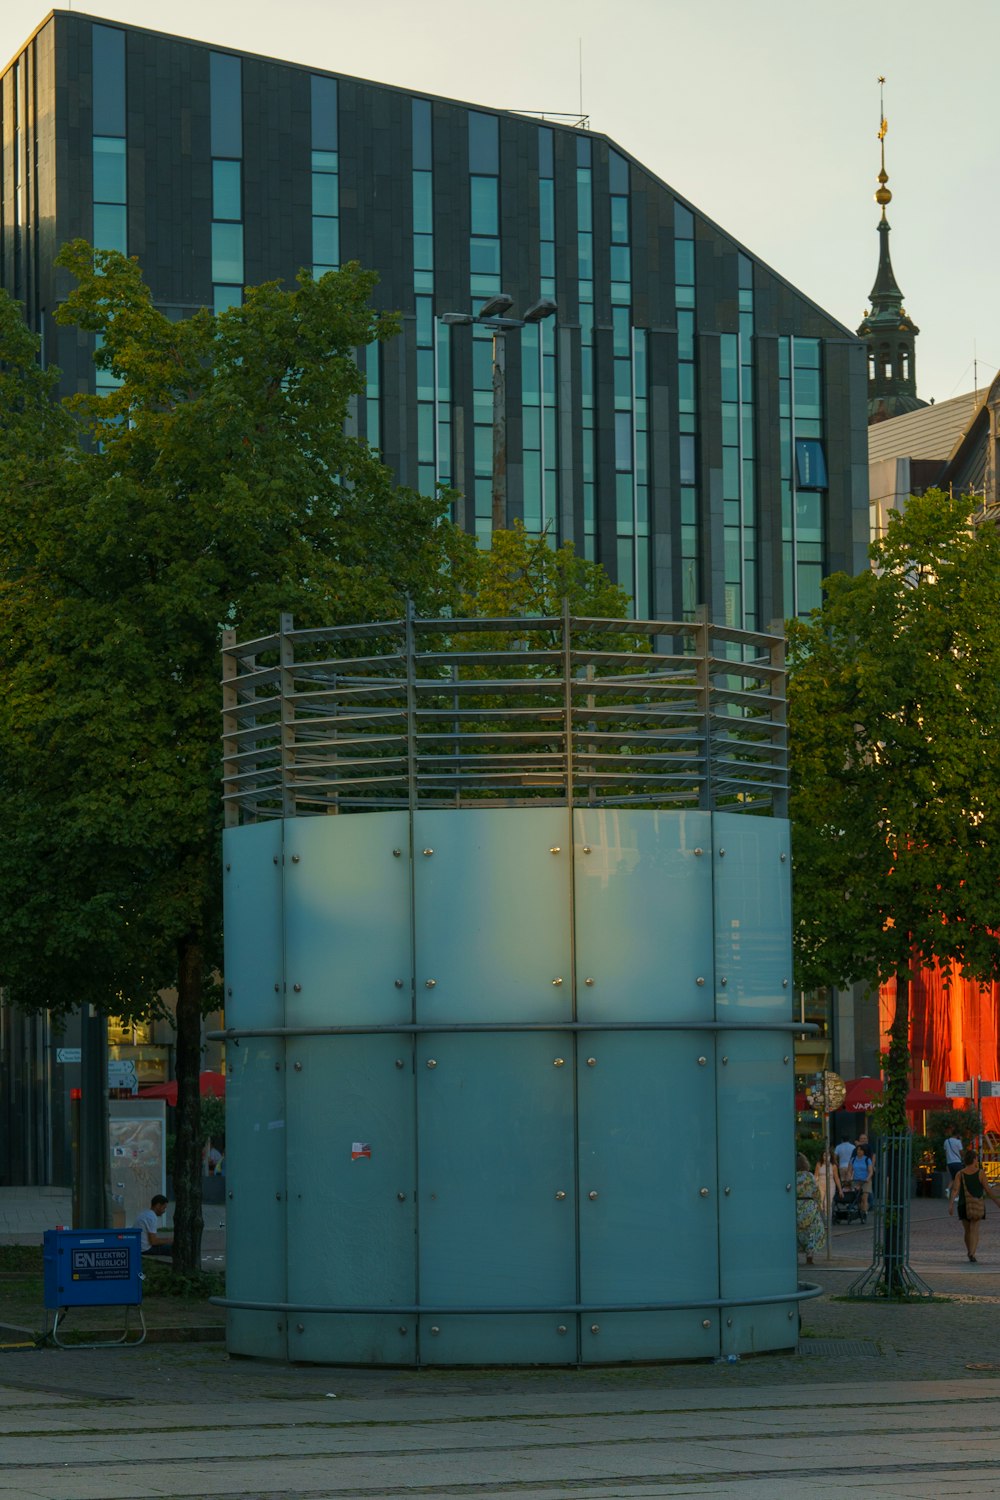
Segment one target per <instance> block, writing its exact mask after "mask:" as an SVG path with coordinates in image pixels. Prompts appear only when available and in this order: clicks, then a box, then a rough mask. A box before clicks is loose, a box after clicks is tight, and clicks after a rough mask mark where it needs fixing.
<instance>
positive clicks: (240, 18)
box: [0, 0, 1000, 401]
mask: <svg viewBox="0 0 1000 1500" xmlns="http://www.w3.org/2000/svg"><path fill="white" fill-rule="evenodd" d="M65 8H72V9H73V10H82V11H85V12H86V13H88V14H91V15H99V16H102V17H104V18H106V19H108V20H111V21H122V22H129V23H132V24H134V25H138V26H149V27H152V28H154V29H160V30H169V31H172V32H175V33H177V34H178V35H181V36H189V37H193V38H196V39H198V40H201V41H207V42H212V43H216V44H222V45H227V46H231V47H238V48H241V49H243V50H245V51H249V52H259V53H263V54H265V55H268V56H273V57H284V58H288V59H290V60H292V61H295V62H301V63H309V64H312V65H314V66H316V67H320V68H327V69H330V70H332V71H335V72H340V73H350V74H354V75H356V76H359V77H362V78H371V79H376V80H378V81H380V82H385V83H393V84H397V85H399V86H401V87H403V88H413V89H423V90H426V91H427V92H430V93H436V94H444V95H447V96H449V97H452V98H456V99H464V100H468V101H469V102H471V103H475V104H480V105H486V106H492V107H493V108H499V109H522V110H531V111H543V110H544V111H551V112H557V111H558V112H570V111H574V112H575V111H577V110H578V109H579V106H580V51H581V46H582V57H583V110H584V112H585V113H586V114H589V116H590V123H591V128H592V129H594V130H599V131H601V132H603V133H604V134H606V135H608V136H610V137H611V138H612V139H613V140H616V141H617V142H618V143H619V144H620V145H622V146H623V147H624V148H625V149H626V150H627V151H629V152H630V153H631V154H632V155H633V156H635V157H637V158H638V159H639V160H640V161H641V162H643V163H644V165H646V166H647V167H649V168H650V169H652V170H653V171H654V172H656V173H657V175H658V176H660V177H662V178H663V179H664V181H666V182H667V183H669V184H670V185H671V186H672V187H674V188H676V189H677V191H678V192H679V193H682V194H683V195H684V196H685V197H686V198H688V199H689V200H690V201H691V202H692V203H693V204H694V205H695V207H696V208H698V209H700V210H701V211H702V212H704V213H705V214H707V215H708V216H709V217H710V218H712V219H714V220H715V221H716V222H717V223H718V224H720V225H721V226H722V227H723V228H724V229H725V230H727V231H728V232H729V233H730V234H732V235H734V236H735V237H736V238H737V239H739V240H741V241H742V242H743V243H744V244H745V245H746V246H747V247H748V249H750V250H751V251H752V252H753V254H754V255H756V256H758V257H759V258H760V259H762V260H764V261H766V262H767V263H768V264H769V265H771V266H773V267H774V269H775V270H777V271H779V272H780V273H781V274H782V275H783V276H785V277H786V278H787V279H788V280H789V281H791V282H792V283H793V284H794V285H796V286H797V287H799V288H800V289H801V290H802V291H803V292H805V293H806V294H807V295H808V296H810V297H812V298H813V299H814V300H815V301H816V302H818V303H819V304H820V305H821V306H822V307H824V308H825V309H826V310H827V311H828V312H830V313H831V314H833V316H834V317H836V318H838V319H840V321H841V322H843V323H845V324H846V325H847V326H848V327H850V328H856V327H857V325H858V323H859V322H860V321H861V318H862V315H863V313H864V311H865V308H866V307H867V297H868V292H869V291H870V289H871V285H872V282H873V281H874V279H875V269H876V262H877V257H878V243H877V235H876V224H877V222H878V210H877V208H876V206H875V203H874V201H873V197H872V194H873V193H874V190H875V187H876V180H875V178H876V173H877V172H878V166H879V160H878V141H877V139H876V136H877V130H878V118H879V104H878V85H877V83H876V78H877V76H878V74H880V73H884V74H885V75H886V80H887V82H886V93H885V112H886V117H887V119H888V122H889V132H888V135H887V137H886V166H887V169H888V171H889V187H890V188H891V189H892V192H893V202H892V204H891V205H890V208H889V222H890V223H891V225H892V230H893V233H892V240H891V244H892V256H893V266H894V268H895V272H896V279H897V281H898V282H899V284H900V286H901V287H902V289H903V292H904V295H905V306H906V310H907V312H908V313H909V314H910V316H911V317H912V318H913V319H914V320H915V321H916V323H917V325H918V327H919V328H920V329H921V334H920V337H919V338H918V340H917V355H916V369H917V388H918V392H919V394H920V395H921V396H923V397H924V398H925V399H930V398H931V397H934V398H935V399H936V400H938V401H943V400H946V399H947V398H948V397H949V396H952V395H958V394H960V393H961V392H963V391H967V390H972V389H973V384H974V381H973V359H974V356H976V357H978V385H979V387H980V388H982V386H983V385H984V384H985V383H986V382H987V381H988V380H989V379H990V378H991V377H992V376H993V375H994V374H995V373H996V371H997V368H998V366H1000V297H998V295H997V289H996V277H995V274H994V271H993V268H994V264H995V261H996V255H997V245H998V242H1000V234H998V228H1000V223H998V221H1000V194H998V193H997V190H996V172H997V160H996V144H995V143H996V140H997V129H996V122H997V107H996V102H995V100H996V66H997V58H998V56H1000V3H998V0H955V3H952V4H951V5H941V4H940V0H881V3H879V0H835V3H834V4H826V5H819V4H812V5H809V4H804V3H803V0H503V3H502V4H501V3H498V0H280V3H277V0H269V3H267V4H264V3H262V0H171V4H170V5H169V6H165V5H163V4H162V3H160V4H154V3H153V0H90V3H84V0H74V3H73V5H72V6H71V7H70V6H67V7H65ZM46 13H47V12H46V9H45V7H44V5H43V4H41V3H33V0H2V3H0V59H2V62H0V66H2V65H3V64H4V63H6V61H7V59H9V58H10V57H11V56H12V55H13V53H14V52H15V51H17V49H18V48H19V47H20V45H21V44H22V43H23V41H24V40H25V38H26V37H27V36H28V35H29V34H30V33H31V31H33V30H34V28H35V26H36V25H37V24H38V22H39V21H40V20H41V19H42V18H43V16H44V15H45V14H46Z"/></svg>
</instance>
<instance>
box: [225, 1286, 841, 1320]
mask: <svg viewBox="0 0 1000 1500" xmlns="http://www.w3.org/2000/svg"><path fill="white" fill-rule="evenodd" d="M822 1295H823V1288H822V1287H821V1286H817V1285H816V1284H815V1283H814V1282H810V1281H804V1282H803V1281H800V1282H798V1283H797V1284H796V1287H795V1291H794V1292H774V1293H771V1294H769V1295H768V1296H765V1297H697V1298H689V1299H688V1300H687V1301H685V1302H544V1303H539V1302H523V1303H515V1304H513V1305H511V1306H508V1307H502V1306H497V1305H496V1304H495V1303H491V1304H489V1305H487V1306H477V1305H475V1304H469V1305H461V1306H457V1307H456V1306H451V1307H448V1306H442V1305H441V1304H440V1303H437V1302H387V1303H366V1304H364V1305H361V1306H359V1305H356V1304H354V1303H349V1302H248V1301H244V1300H243V1299H242V1298H239V1297H209V1299H208V1300H209V1302H211V1303H212V1305H213V1306H214V1307H230V1308H233V1309H234V1310H236V1311H240V1312H280V1313H335V1314H337V1315H344V1314H354V1315H355V1316H365V1315H372V1316H374V1315H376V1314H378V1315H380V1316H381V1315H385V1316H388V1317H400V1316H402V1315H403V1314H405V1315H406V1316H407V1317H411V1318H412V1317H420V1316H421V1315H422V1314H425V1315H426V1316H428V1317H435V1318H445V1317H449V1316H450V1317H455V1318H463V1317H464V1318H468V1317H476V1316H479V1315H484V1316H496V1317H503V1315H504V1314H505V1313H507V1314H509V1315H510V1316H511V1317H515V1316H517V1317H525V1316H529V1315H530V1314H532V1313H540V1314H550V1315H551V1314H553V1313H554V1314H559V1315H565V1316H567V1317H568V1316H571V1315H572V1314H575V1313H581V1314H590V1313H612V1312H633V1313H634V1312H644V1313H645V1312H686V1311H688V1310H700V1309H703V1308H708V1307H713V1308H719V1309H723V1308H727V1307H774V1306H777V1305H780V1304H781V1303H783V1302H807V1301H809V1299H810V1298H812V1297H821V1296H822Z"/></svg>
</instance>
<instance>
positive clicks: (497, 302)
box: [441, 292, 556, 531]
mask: <svg viewBox="0 0 1000 1500" xmlns="http://www.w3.org/2000/svg"><path fill="white" fill-rule="evenodd" d="M513 305H514V299H513V297H508V295H507V293H506V292H498V293H497V295H496V296H495V297H490V298H489V300H488V301H487V302H484V303H483V305H482V307H481V308H480V309H479V311H478V312H477V313H442V315H441V321H442V323H447V324H448V326H449V327H451V328H456V327H462V328H464V327H466V326H468V325H470V324H473V323H478V324H480V325H481V326H482V327H484V328H490V329H492V330H493V505H492V512H493V523H492V524H493V530H494V531H502V530H503V529H504V528H505V527H506V525H507V356H506V337H507V334H508V333H509V332H510V331H511V329H514V328H526V327H527V326H528V325H529V324H531V323H541V322H542V321H543V319H545V318H551V317H552V316H553V314H554V313H555V311H556V304H555V303H554V302H553V301H552V299H551V298H549V297H541V298H539V300H538V301H537V302H536V303H534V304H533V306H531V307H529V308H528V309H527V310H526V311H525V313H524V314H523V316H522V317H520V318H511V317H508V315H507V314H508V310H509V309H510V308H511V307H513Z"/></svg>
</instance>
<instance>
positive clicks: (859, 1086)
mask: <svg viewBox="0 0 1000 1500" xmlns="http://www.w3.org/2000/svg"><path fill="white" fill-rule="evenodd" d="M846 1087H847V1093H846V1094H845V1095H844V1102H843V1104H842V1105H841V1106H840V1107H841V1109H846V1110H849V1111H850V1112H851V1113H852V1114H859V1115H860V1114H868V1113H870V1111H871V1110H873V1109H875V1107H876V1106H877V1105H879V1104H881V1102H882V1080H881V1078H852V1079H850V1081H849V1082H848V1083H847V1086H846ZM954 1105H955V1100H954V1099H946V1098H945V1096H944V1095H943V1094H931V1093H928V1092H927V1091H926V1090H924V1089H911V1090H910V1092H909V1093H908V1094H907V1096H906V1108H907V1111H908V1112H909V1113H910V1114H916V1113H917V1112H918V1111H920V1110H923V1109H953V1108H954ZM795 1108H796V1109H797V1110H800V1111H802V1110H807V1109H808V1108H809V1101H808V1099H807V1098H806V1096H805V1094H804V1093H802V1094H796V1095H795Z"/></svg>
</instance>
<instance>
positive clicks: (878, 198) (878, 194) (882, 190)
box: [875, 74, 892, 219]
mask: <svg viewBox="0 0 1000 1500" xmlns="http://www.w3.org/2000/svg"><path fill="white" fill-rule="evenodd" d="M884 88H885V77H884V76H883V75H881V74H880V75H879V80H878V139H879V145H880V146H881V148H882V166H881V169H880V171H879V174H878V184H879V185H878V187H877V188H876V190H875V202H876V203H877V204H878V205H879V206H880V208H881V209H882V217H883V219H884V218H885V210H886V206H887V205H888V204H890V203H891V202H892V194H891V193H890V191H889V189H888V188H887V187H886V183H887V182H888V181H889V174H888V172H887V171H886V170H885V137H886V132H887V131H888V129H889V122H888V120H887V119H886V117H885V100H884V97H883V90H884Z"/></svg>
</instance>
